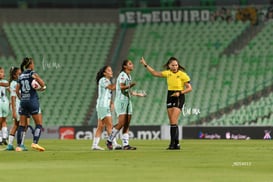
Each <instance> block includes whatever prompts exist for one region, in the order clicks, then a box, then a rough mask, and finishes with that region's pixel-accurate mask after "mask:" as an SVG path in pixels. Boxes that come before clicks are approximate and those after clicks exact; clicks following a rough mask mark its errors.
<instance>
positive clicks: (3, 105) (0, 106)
mask: <svg viewBox="0 0 273 182" xmlns="http://www.w3.org/2000/svg"><path fill="white" fill-rule="evenodd" d="M8 115H9V102H0V118H6V117H8Z"/></svg>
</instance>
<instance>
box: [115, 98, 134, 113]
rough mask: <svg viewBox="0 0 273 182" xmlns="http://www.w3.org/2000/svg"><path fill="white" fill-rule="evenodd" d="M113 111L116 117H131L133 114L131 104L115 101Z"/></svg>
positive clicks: (129, 102)
mask: <svg viewBox="0 0 273 182" xmlns="http://www.w3.org/2000/svg"><path fill="white" fill-rule="evenodd" d="M115 111H116V114H117V116H119V115H122V114H129V115H132V113H133V107H132V102H131V101H120V100H115Z"/></svg>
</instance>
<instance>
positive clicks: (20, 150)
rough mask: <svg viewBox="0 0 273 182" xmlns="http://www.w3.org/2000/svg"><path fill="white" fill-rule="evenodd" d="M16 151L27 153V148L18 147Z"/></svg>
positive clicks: (23, 146)
mask: <svg viewBox="0 0 273 182" xmlns="http://www.w3.org/2000/svg"><path fill="white" fill-rule="evenodd" d="M15 151H16V152H22V151H27V148H26V147H25V145H20V146H18V147H16V149H15Z"/></svg>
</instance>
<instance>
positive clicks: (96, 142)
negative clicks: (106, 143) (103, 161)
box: [91, 119, 104, 150]
mask: <svg viewBox="0 0 273 182" xmlns="http://www.w3.org/2000/svg"><path fill="white" fill-rule="evenodd" d="M103 128H104V123H103V121H102V120H100V119H99V120H98V125H97V129H96V133H95V136H94V139H93V144H92V147H91V149H92V150H104V148H102V147H100V146H99V142H100V136H101V133H102V131H103Z"/></svg>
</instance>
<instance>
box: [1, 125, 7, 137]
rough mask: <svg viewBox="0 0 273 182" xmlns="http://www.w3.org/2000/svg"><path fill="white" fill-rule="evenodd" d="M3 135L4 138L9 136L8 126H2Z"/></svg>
mask: <svg viewBox="0 0 273 182" xmlns="http://www.w3.org/2000/svg"><path fill="white" fill-rule="evenodd" d="M2 135H3V138H5V139H7V138H8V128H7V127H6V126H5V127H3V128H2Z"/></svg>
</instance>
